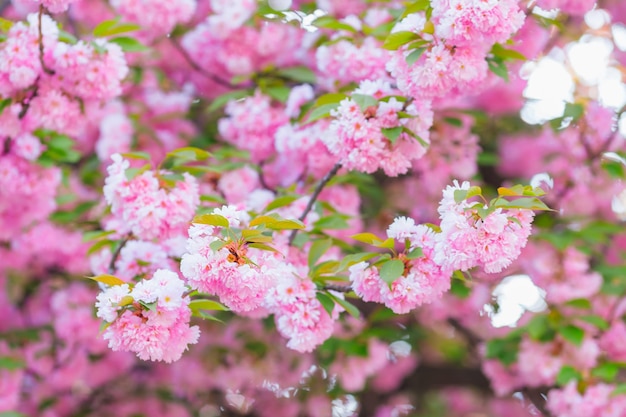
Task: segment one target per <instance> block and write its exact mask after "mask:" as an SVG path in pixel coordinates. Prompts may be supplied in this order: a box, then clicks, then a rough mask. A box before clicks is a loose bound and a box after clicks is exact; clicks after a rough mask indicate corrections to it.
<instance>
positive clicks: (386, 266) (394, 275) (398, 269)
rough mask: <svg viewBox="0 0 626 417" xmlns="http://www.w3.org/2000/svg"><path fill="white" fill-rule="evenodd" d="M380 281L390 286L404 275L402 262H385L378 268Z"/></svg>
mask: <svg viewBox="0 0 626 417" xmlns="http://www.w3.org/2000/svg"><path fill="white" fill-rule="evenodd" d="M379 273H380V279H382V280H383V281H385V282H386V283H387V284H389V285H391V284H393V282H394V281H395V280H397V279H398V278H400V277H401V276H402V274H404V262H402V261H401V260H400V259H391V260H389V261H386V262H385V263H383V264H382V266H381V267H380V271H379Z"/></svg>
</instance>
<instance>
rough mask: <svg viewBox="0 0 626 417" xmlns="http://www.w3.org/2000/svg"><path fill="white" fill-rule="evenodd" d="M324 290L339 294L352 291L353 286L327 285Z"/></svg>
mask: <svg viewBox="0 0 626 417" xmlns="http://www.w3.org/2000/svg"><path fill="white" fill-rule="evenodd" d="M322 289H323V290H330V291H337V292H350V291H352V286H351V285H340V284H325V285H324V286H323V287H322Z"/></svg>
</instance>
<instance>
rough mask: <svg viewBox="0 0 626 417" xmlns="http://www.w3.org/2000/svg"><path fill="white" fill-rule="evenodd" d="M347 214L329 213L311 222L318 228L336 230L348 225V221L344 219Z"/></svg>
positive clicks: (345, 227)
mask: <svg viewBox="0 0 626 417" xmlns="http://www.w3.org/2000/svg"><path fill="white" fill-rule="evenodd" d="M346 218H348V216H346V215H344V214H339V213H335V214H331V215H330V216H324V217H322V218H320V219H319V220H318V221H316V222H315V223H314V224H313V227H314V228H316V229H318V230H328V229H332V230H338V229H347V228H348V227H349V225H348V222H347V221H346Z"/></svg>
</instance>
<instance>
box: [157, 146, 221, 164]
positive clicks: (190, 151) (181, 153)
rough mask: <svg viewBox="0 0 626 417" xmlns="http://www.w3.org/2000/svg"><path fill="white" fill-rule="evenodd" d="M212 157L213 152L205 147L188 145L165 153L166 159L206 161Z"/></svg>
mask: <svg viewBox="0 0 626 417" xmlns="http://www.w3.org/2000/svg"><path fill="white" fill-rule="evenodd" d="M210 157H211V154H210V153H209V152H207V151H205V150H204V149H200V148H195V147H192V146H186V147H184V148H178V149H176V150H173V151H171V152H168V153H167V154H166V155H165V159H168V158H174V159H180V160H182V161H204V160H206V159H208V158H210Z"/></svg>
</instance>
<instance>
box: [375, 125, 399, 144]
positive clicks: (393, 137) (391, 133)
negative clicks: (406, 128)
mask: <svg viewBox="0 0 626 417" xmlns="http://www.w3.org/2000/svg"><path fill="white" fill-rule="evenodd" d="M380 131H381V133H382V134H383V135H384V136H385V137H386V138H387V139H389V141H390V142H391V143H393V144H395V143H396V141H397V140H398V138H399V137H400V135H401V134H402V126H396V127H383V128H382V129H380Z"/></svg>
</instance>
